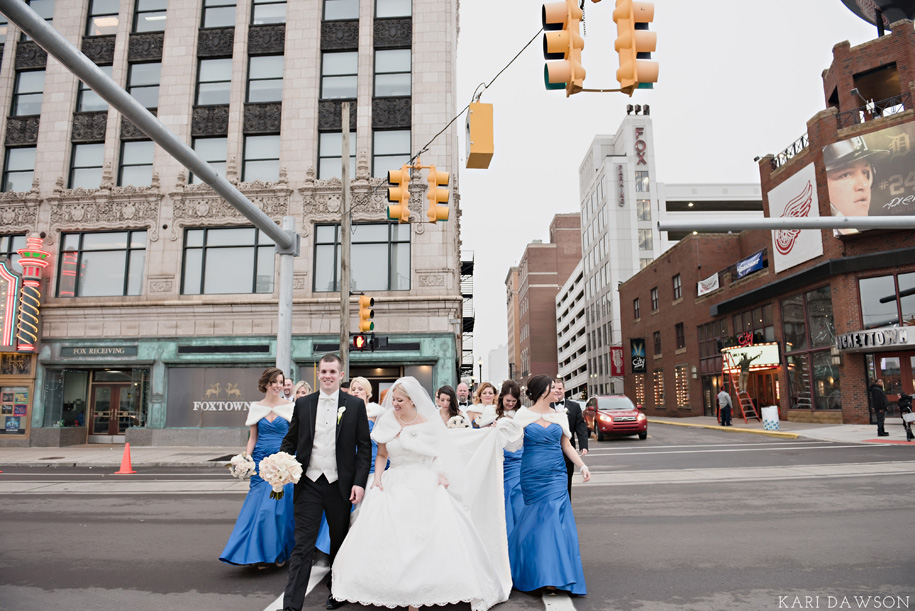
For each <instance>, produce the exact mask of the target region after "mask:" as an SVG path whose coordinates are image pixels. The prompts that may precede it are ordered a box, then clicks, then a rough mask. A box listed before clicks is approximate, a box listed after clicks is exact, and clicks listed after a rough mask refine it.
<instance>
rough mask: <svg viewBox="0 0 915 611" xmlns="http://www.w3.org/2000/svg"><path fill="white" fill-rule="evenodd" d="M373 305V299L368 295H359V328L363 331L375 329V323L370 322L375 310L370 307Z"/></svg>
mask: <svg viewBox="0 0 915 611" xmlns="http://www.w3.org/2000/svg"><path fill="white" fill-rule="evenodd" d="M374 305H375V300H374V299H372V298H371V297H369V296H368V295H360V296H359V330H360V331H362V332H363V333H366V332H368V331H373V330H374V329H375V323H373V322H372V319H373V318H375V310H373V309H372V307H373V306H374Z"/></svg>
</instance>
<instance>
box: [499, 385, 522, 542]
mask: <svg viewBox="0 0 915 611" xmlns="http://www.w3.org/2000/svg"><path fill="white" fill-rule="evenodd" d="M520 404H521V387H520V386H518V383H517V382H515V381H514V380H506V381H505V382H504V383H503V384H502V390H501V391H500V392H499V400H498V402H497V404H496V419H499V418H514V417H515V414H516V411H515V410H516V408H517V407H518V406H519V405H520ZM502 454H503V456H504V460H503V462H502V474H503V477H504V482H505V483H504V485H505V528H506V532H507V533H508V536H509V537H511V534H512V531H513V530H514V529H515V522H517V521H518V518H519V517H520V516H521V510H522V509H523V508H524V496H523V495H522V493H521V456H522V455H523V454H524V446H521V448H519V449H518V450H517V451H515V452H510V451H508V450H504V449H503V450H502Z"/></svg>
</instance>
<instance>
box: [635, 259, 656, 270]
mask: <svg viewBox="0 0 915 611" xmlns="http://www.w3.org/2000/svg"><path fill="white" fill-rule="evenodd" d="M652 261H654V259H651V258H649V257H642V258H640V259H639V269H640V270H642V269H645V268H646V267H648V266H649V265H651V262H652Z"/></svg>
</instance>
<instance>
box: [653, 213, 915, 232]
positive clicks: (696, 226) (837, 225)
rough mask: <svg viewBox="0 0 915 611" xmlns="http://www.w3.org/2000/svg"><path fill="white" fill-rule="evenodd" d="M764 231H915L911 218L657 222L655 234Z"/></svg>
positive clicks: (914, 220)
mask: <svg viewBox="0 0 915 611" xmlns="http://www.w3.org/2000/svg"><path fill="white" fill-rule="evenodd" d="M748 229H767V230H772V231H777V230H779V229H780V230H782V231H789V230H792V229H857V230H859V231H864V230H865V229H915V216H901V215H900V216H819V217H814V218H808V217H777V218H761V219H740V220H720V221H658V230H659V231H698V232H703V231H714V232H723V231H735V232H736V231H745V230H748Z"/></svg>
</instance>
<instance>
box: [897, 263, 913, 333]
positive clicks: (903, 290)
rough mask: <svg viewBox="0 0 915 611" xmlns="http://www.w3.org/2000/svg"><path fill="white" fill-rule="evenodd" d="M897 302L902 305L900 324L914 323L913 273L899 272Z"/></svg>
mask: <svg viewBox="0 0 915 611" xmlns="http://www.w3.org/2000/svg"><path fill="white" fill-rule="evenodd" d="M897 280H898V281H899V304H900V305H901V306H902V324H904V325H909V324H915V273H911V274H899V276H898V277H897Z"/></svg>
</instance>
